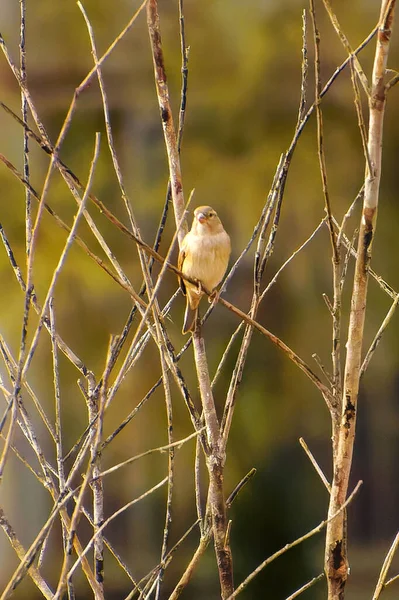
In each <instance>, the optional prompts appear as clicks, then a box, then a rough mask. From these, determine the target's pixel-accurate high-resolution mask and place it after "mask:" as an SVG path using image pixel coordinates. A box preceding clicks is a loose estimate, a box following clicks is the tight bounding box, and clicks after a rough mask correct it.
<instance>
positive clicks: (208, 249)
mask: <svg viewBox="0 0 399 600" xmlns="http://www.w3.org/2000/svg"><path fill="white" fill-rule="evenodd" d="M187 237H188V238H189V239H187V238H186V240H185V241H186V244H185V246H189V247H190V255H191V257H192V260H191V261H189V260H185V262H184V264H183V272H184V273H185V274H186V275H187V276H188V277H191V278H193V279H198V281H200V282H201V283H202V284H203V285H204V286H205V288H206V289H207V290H209V291H212V290H213V289H214V288H215V287H216V286H217V285H218V284H219V283H220V282H221V281H222V279H223V275H224V274H225V272H226V269H227V264H228V260H229V256H230V240H229V237H228V235H227V233H226V232H225V231H223V232H221V233H218V234H216V235H212V236H198V235H194V234H193V233H192V232H190V233H189V234H188V236H187Z"/></svg>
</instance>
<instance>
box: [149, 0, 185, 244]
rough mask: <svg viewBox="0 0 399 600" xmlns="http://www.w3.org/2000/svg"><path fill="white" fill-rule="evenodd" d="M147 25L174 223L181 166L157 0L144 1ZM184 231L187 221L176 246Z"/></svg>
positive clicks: (180, 202)
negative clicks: (145, 3)
mask: <svg viewBox="0 0 399 600" xmlns="http://www.w3.org/2000/svg"><path fill="white" fill-rule="evenodd" d="M147 24H148V32H149V35H150V41H151V50H152V58H153V62H154V76H155V85H156V89H157V96H158V104H159V109H160V112H161V120H162V128H163V133H164V137H165V146H166V152H167V155H168V163H169V176H170V183H171V188H172V200H173V206H174V211H175V220H176V226H177V227H178V226H179V223H180V222H181V221H182V219H183V215H184V196H183V184H182V178H181V169H180V157H179V150H178V144H177V138H176V131H175V127H174V124H173V115H172V110H171V108H170V102H169V90H168V83H167V79H166V71H165V63H164V57H163V51H162V43H161V31H160V27H159V15H158V3H157V0H148V2H147ZM186 233H187V223H186V222H185V221H184V222H183V226H182V227H180V229H179V230H178V239H179V245H180V243H181V242H182V240H183V238H184V236H185V234H186Z"/></svg>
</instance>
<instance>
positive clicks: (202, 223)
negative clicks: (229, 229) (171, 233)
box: [193, 206, 223, 233]
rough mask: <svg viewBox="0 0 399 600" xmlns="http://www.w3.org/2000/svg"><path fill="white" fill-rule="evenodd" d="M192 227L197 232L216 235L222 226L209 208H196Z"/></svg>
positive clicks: (215, 213)
mask: <svg viewBox="0 0 399 600" xmlns="http://www.w3.org/2000/svg"><path fill="white" fill-rule="evenodd" d="M193 225H194V227H195V229H196V230H197V231H198V232H204V233H205V232H207V233H218V232H220V231H221V230H222V229H223V225H222V223H221V221H220V219H219V217H218V215H217V212H216V210H214V209H213V208H212V207H211V206H198V207H197V208H196V209H195V211H194V222H193Z"/></svg>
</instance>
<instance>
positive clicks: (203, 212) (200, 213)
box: [178, 206, 231, 334]
mask: <svg viewBox="0 0 399 600" xmlns="http://www.w3.org/2000/svg"><path fill="white" fill-rule="evenodd" d="M230 252H231V242H230V237H229V235H228V233H226V231H225V230H224V227H223V225H222V222H221V220H220V219H219V217H218V215H217V212H216V211H215V210H214V209H213V208H212V207H211V206H198V207H197V208H196V209H195V210H194V219H193V224H192V226H191V230H190V231H189V232H188V233H187V234H186V235H185V237H184V238H183V241H182V243H181V246H180V253H179V260H178V268H179V270H180V271H181V272H182V273H183V275H186V276H187V277H189V278H190V279H193V280H195V281H197V282H198V285H194V284H193V283H190V282H189V281H185V280H184V279H183V278H181V277H179V283H180V287H181V290H182V292H183V294H184V295H185V296H186V297H187V300H186V311H185V314H184V323H183V329H182V333H183V334H185V333H188V332H189V331H194V330H195V327H196V323H197V319H198V305H199V303H200V300H201V298H202V296H203V295H204V291H203V288H205V289H206V290H207V291H208V292H213V291H214V290H215V288H216V287H217V286H218V285H219V283H220V282H221V281H222V279H223V276H224V274H225V273H226V269H227V266H228V264H229V258H230Z"/></svg>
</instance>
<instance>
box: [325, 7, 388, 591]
mask: <svg viewBox="0 0 399 600" xmlns="http://www.w3.org/2000/svg"><path fill="white" fill-rule="evenodd" d="M394 8H395V0H382V4H381V14H380V25H379V28H378V37H377V47H376V52H375V58H374V67H373V75H372V85H371V95H370V99H369V113H370V119H369V136H368V155H369V157H370V165H371V169H369V168H368V166H367V165H366V177H365V192H364V201H363V211H362V217H361V224H360V232H359V242H358V251H357V258H356V266H355V275H354V283H353V291H352V302H351V311H350V318H349V331H348V342H347V346H346V347H347V354H346V362H345V372H344V382H343V384H344V385H343V393H342V412H341V416H340V423H339V428H338V431H337V433H336V436H337V438H338V439H335V440H333V449H334V455H333V462H334V468H333V480H332V485H331V496H330V505H329V511H328V517H329V519H331V517H332V515H334V514H336V513H337V511H339V509H340V507H341V506H342V505H343V504H344V502H345V498H346V494H347V491H348V482H349V475H350V471H351V464H352V455H353V445H354V441H355V427H356V414H357V401H358V393H359V379H360V369H361V360H362V342H363V330H364V321H365V312H366V301H367V283H368V269H369V264H370V260H371V249H372V242H373V238H374V234H375V226H376V219H377V208H378V197H379V186H380V178H381V155H382V139H383V121H384V111H385V102H386V93H387V88H386V84H385V82H384V76H385V72H386V64H387V58H388V51H389V42H390V37H391V32H392V23H393V18H394ZM333 430H334V427H333ZM325 573H326V577H327V581H328V599H329V600H343V598H344V593H345V584H346V580H347V578H348V558H347V551H346V531H345V511H341V512H339V514H338V515H337V516H336V517H335V518H334V519H332V520H329V523H328V525H327V533H326V548H325Z"/></svg>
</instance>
